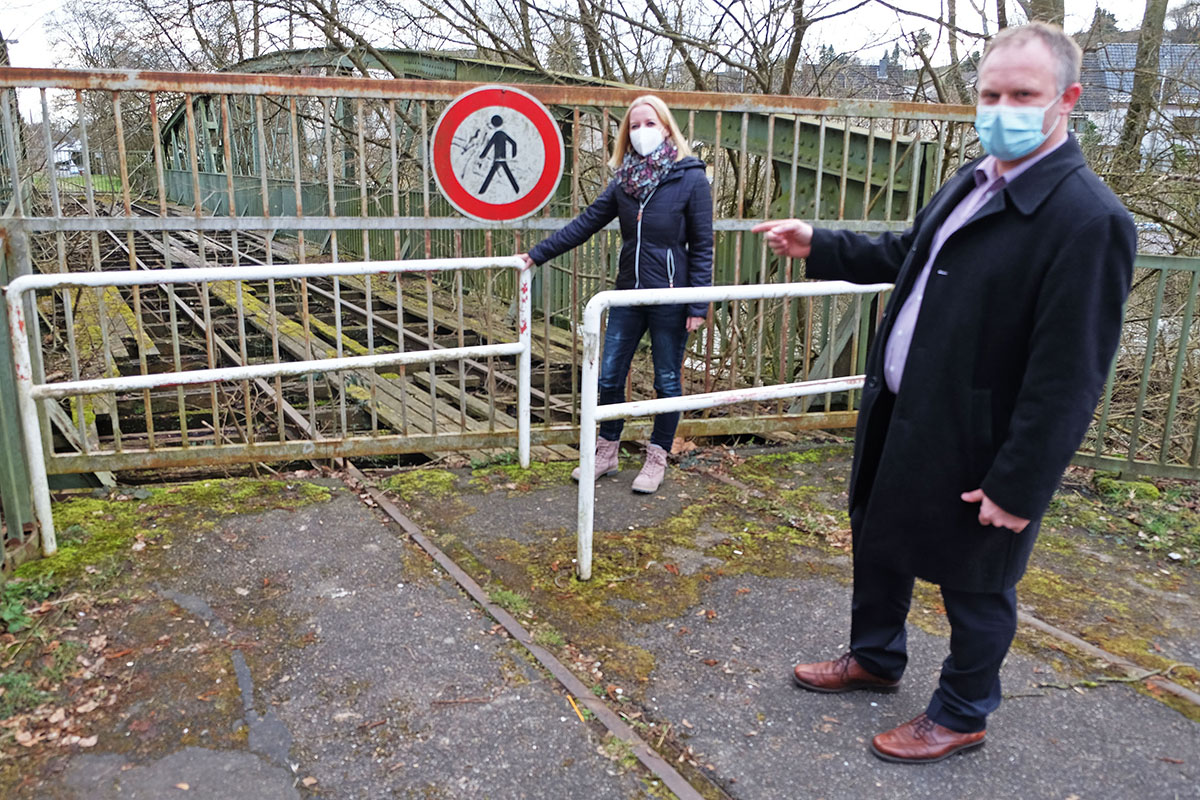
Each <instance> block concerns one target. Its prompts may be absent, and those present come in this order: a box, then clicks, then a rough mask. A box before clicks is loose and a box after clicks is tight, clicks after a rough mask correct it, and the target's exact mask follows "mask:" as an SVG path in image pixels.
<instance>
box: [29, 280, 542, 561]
mask: <svg viewBox="0 0 1200 800" xmlns="http://www.w3.org/2000/svg"><path fill="white" fill-rule="evenodd" d="M523 267H524V264H523V262H522V261H521V259H518V258H515V257H512V256H509V257H503V258H490V259H489V258H484V259H454V260H441V261H438V260H413V261H377V262H371V263H350V264H338V265H332V264H318V265H311V266H292V267H279V266H273V267H269V268H263V267H229V268H220V267H216V268H209V269H176V270H169V271H168V270H157V271H153V272H147V271H136V272H135V271H125V272H91V273H74V274H63V273H59V274H50V275H24V276H21V277H19V278H16V279H15V280H13V281H12V282H11V283H9V284H8V286H7V287H6V289H5V301H6V306H7V312H8V325H9V332H10V334H11V338H10V341H11V346H12V355H13V364H14V367H15V377H16V389H17V411H18V414H17V416H18V417H19V419H20V423H21V429H22V433H23V435H24V444H25V451H26V454H27V459H28V464H29V477H30V480H29V487H30V491H31V493H32V496H33V505H34V508H35V511H36V515H37V522H38V528H39V531H40V534H41V541H42V551H43V553H45V554H46V555H49V554H51V553H53V552H54V550H55V537H54V523H53V518H52V515H51V511H50V492H49V484H48V481H47V473H46V462H47V456H48V453H47V450H46V448H45V447H44V445H43V441H42V439H43V434H45V433H47V432H48V431H47V430H46V429H45V428H42V427H41V426H40V425H39V419H45V418H48V416H49V415H48V414H46V413H39V408H38V404H39V401H42V402H43V403H53V402H56V401H58V400H60V399H65V400H68V401H70V402H71V404H72V407H73V408H75V409H81V408H84V407H86V398H91V397H95V396H106V397H110V398H112V402H111V404H110V409H111V408H113V407H115V406H116V404H117V401H118V398H120V397H122V396H129V397H132V398H136V397H138V396H139V395H140V400H141V402H142V404H143V407H144V413H145V416H144V418H143V421H144V423H145V427H144V429H143V430H144V434H145V442H144V446H145V447H146V448H147V449H148V450H151V451H152V450H154V449H156V447H157V446H160V443H159V442H157V441H156V436H155V431H154V425H153V411H152V402H153V401H152V398H151V392H152V391H153V390H155V389H162V388H173V389H174V390H175V392H176V393H177V394H176V402H177V404H178V413H179V415H180V417H181V418H184V417H186V416H187V414H188V411H187V403H186V400H185V389H186V388H187V387H207V394H208V401H209V402H208V406H209V408H208V411H210V412H211V415H212V424H211V426H210V428H211V430H212V431H213V436H212V437H211V441H203V440H202V441H197V442H189V440H188V437H187V428H186V427H185V428H182V429H181V431H182V433H183V434H184V435H183V437H182V439H181V440H180V442H179V443H178V445H179V446H180V448H181V449H182V450H187V449H193V450H195V449H199V450H201V451H203V452H202V453H201V454H200V456H199V457H200V458H202V459H204V460H205V461H208V462H210V463H221V462H222V461H225V460H226V459H228V458H229V457H230V456H231V454H230V453H229V452H228V450H229V448H232V449H233V450H235V451H238V456H239V457H241V458H244V457H245V456H246V455H247V453H248V454H250V455H253V456H254V457H255V459H256V460H260V461H273V460H278V459H280V458H285V459H286V458H288V457H294V456H293V453H294V446H289V445H288V443H287V437H286V432H285V426H284V425H283V424H279V425H277V426H275V427H276V430H275V431H265V430H259V425H258V424H256V422H257V421H258V420H259V419H270V418H272V417H275V418H277V419H278V420H279V421H280V422H281V423H282V421H283V419H284V418H285V416H292V417H293V418H294V421H293V425H295V426H298V427H301V428H303V429H305V430H306V432H307V433H308V434H309V436H308V438H309V439H310V440H311V439H312V438H314V437H316V436H318V435H319V434H317V431H316V427H315V425H314V422H315V419H314V418H312V417H310V418H309V419H308V420H307V421H305V420H302V419H299V418H298V417H299V415H298V414H297V413H296V411H295V409H294V408H292V407H290V406H289V404H288V403H287V401H286V399H285V398H284V394H283V387H282V379H283V378H285V377H299V376H304V377H305V378H306V380H307V384H308V391H309V393H310V395H311V394H312V393H313V392H314V383H315V381H314V377H313V376H314V375H319V376H321V377H322V378H323V379H325V380H328V381H330V382H331V383H332V384H335V385H336V386H337V387H338V389H339V391H338V397H339V399H340V405H339V408H338V418H339V420H340V429H339V431H338V433H339V435H338V437H337V441H336V443H334V445H333V448H332V449H330V450H328V452H326V453H323V454H322V455H326V456H341V455H346V452H344V450H343V448H344V447H345V446H346V445H347V444H348V442H352V440H353V437H352V434H351V431H350V429H349V425H348V423H347V407H346V398H347V396H348V395H350V394H351V392H350V391H348V389H347V385H346V382H347V380H351V379H353V378H354V377H357V378H358V388H359V391H360V392H361V393H363V394H368V395H369V396H370V397H371V398H374V397H377V396H378V393H379V392H380V386H381V384H383V383H384V382H386V381H387V379H388V378H389V377H391V375H390V374H389V373H390V372H391V371H393V370H399V371H401V372H403V371H404V369H405V368H406V367H408V366H412V365H421V364H428V366H429V370H430V373H433V372H434V369H435V365H436V364H438V363H439V362H445V361H461V360H463V359H470V358H479V359H493V358H510V359H512V360H515V361H516V363H517V365H518V375H519V377H518V388H517V419H516V423H517V440H518V441H517V449H518V460H519V463H520V464H521V466H523V467H528V466H529V454H530V449H529V385H530V363H531V360H530V354H531V350H530V341H531V338H532V336H531V327H532V326H531V317H530V302H529V273H528V272H527V271H526V270H524V269H523ZM504 268H508V269H512V270H516V271H517V273H518V283H519V285H520V287H521V291H520V296H521V298H522V300H521V302H520V304H519V310H518V313H517V321H516V322H517V324H516V329H517V337H516V339H517V341H515V342H511V343H499V344H479V345H473V346H459V347H453V348H445V347H443V348H433V349H427V350H420V351H412V350H407V351H406V350H405V349H404V347H403V345H402V343H401V342H399V341H397V346H396V347H388V346H384V347H381V348H378V349H376V348H375V347H374V346H371V347H369V348H368V352H366V353H356V354H350V353H346V352H344V351H343V350H342V349H341V348H340V347H336V348H335V349H334V350H333V351H332V352H328V353H323V352H322V348H321V347H320V346H315V347H314V346H313V343H312V341H311V339H310V341H309V342H307V347H306V354H307V356H308V357H307V358H306V359H303V360H294V361H288V362H281V361H280V359H279V358H278V354H279V351H280V348H281V343H282V342H283V341H284V340H285V339H286V338H287V337H288V336H289V335H290V333H289V331H288V330H287V329H286V324H285V320H284V319H282V315H281V314H280V311H279V304H278V303H277V291H276V286H277V283H278V282H279V281H297V282H299V283H301V284H305V283H307V282H308V281H313V280H322V279H328V280H330V281H332V283H333V286H334V291H335V293H336V292H337V291H338V288H339V286H340V284H341V282H342V281H343V280H349V279H353V278H362V279H363V280H364V281H365V283H366V304H367V308H368V309H370V308H371V307H372V303H371V297H372V284H371V279H372V278H374V279H375V280H376V281H378V282H379V283H380V284H382V286H380V287H379V288H383V287H384V286H386V285H387V284H388V282H389V281H391V280H395V279H397V278H399V276H400V275H402V274H405V273H410V274H411V273H425V274H430V273H434V272H444V271H460V270H491V269H504ZM256 284H259V285H261V284H265V288H266V296H267V302H266V304H265V305H263V304H262V301H261V300H254V299H252V298H254V297H255V290H254V288H253V287H254V286H255V285H256ZM118 287H127V288H130V289H131V290H132V291H133V293H134V295H135V296H141V295H142V293H143V292H146V291H147V290H150V291H159V292H162V293H164V294H166V295H167V296H168V297H176V296H177V295H178V294H179V292H180V290H181V289H185V290H187V291H189V292H191V293H194V294H195V295H196V296H197V297H198V299H199V305H200V306H201V307H202V308H203V309H205V311H207V310H208V309H210V308H211V305H212V302H213V299H212V298H213V297H214V296H215V297H218V298H224V299H226V300H228V299H229V298H234V299H235V301H236V303H237V310H238V315H237V322H238V331H237V343H238V345H239V348H238V357H237V359H236V360H237V362H238V363H237V366H231V367H224V368H218V367H216V366H215V364H216V353H215V352H214V351H213V350H212V349H210V350H209V351H208V352H207V353H206V354H205V355H206V356H207V358H206V361H205V364H204V365H202V366H199V367H198V368H194V369H184V368H183V365H182V358H181V357H180V354H181V350H182V348H181V339H180V335H179V325H178V322H179V319H178V316H174V315H172V317H171V322H172V325H171V327H170V329H169V330H168V331H166V333H167V336H166V337H162V341H161V344H162V345H163V347H164V348H169V349H170V350H171V351H172V353H173V354H174V367H175V368H174V369H173V370H170V371H165V372H159V373H150V374H146V373H143V374H140V375H131V376H108V375H106V376H101V377H96V378H87V379H85V378H82V376H81V372H80V368H79V363H78V361H76V360H72V362H71V365H70V366H71V376H72V378H73V380H70V381H55V380H52V379H50V378H47V377H45V376H44V375H35V369H34V363H33V358H32V356H31V353H30V349H29V340H30V339H33V340H34V341H38V340H40V339H41V336H40V332H39V329H40V325H39V320H40V316H41V315H40V307H41V306H42V305H43V303H42V302H41V300H42V299H43V298H45V299H50V300H53V299H55V298H57V299H59V301H60V302H61V305H62V308H63V311H64V319H63V329H62V333H63V335H65V336H66V338H67V339H68V340H70V341H76V342H77V341H79V338H80V330H79V325H78V323H77V321H76V318H75V313H74V309H75V308H78V307H81V305H82V303H81V301H83V300H84V298H86V297H87V296H88V295H89V294H93V293H94V294H93V296H94V297H95V302H96V304H97V305H98V306H101V307H102V306H103V305H104V304H105V302H106V299H105V295H106V294H108V293H109V290H112V289H115V288H118ZM54 290H59V291H58V292H57V293H56V292H54ZM39 291H40V292H41V293H42V295H41V297H39V295H38V292H39ZM47 295H48V297H47ZM27 309H28V312H27ZM34 309H38V311H35V310H34ZM256 315H261V320H260V321H261V322H263V323H265V324H266V325H267V326H268V327H269V329H270V345H271V349H270V355H267V354H265V353H264V354H261V355H260V356H258V357H252V356H251V354H250V353H249V351H248V349H247V346H246V343H247V331H248V329H249V325H248V324H247V317H248V316H256ZM371 322H372V320H371V319H370V316H368V323H371ZM27 329H30V331H31V334H32V335H31V336H25V335H24V334H25V331H26V330H27ZM383 370H387V371H384V372H382V374H380V373H381V371H383ZM396 377H399V376H396ZM268 378H273V379H274V385H271V384H270V383H268V382H267V379H268ZM224 383H235V384H236V385H239V386H240V390H241V391H240V394H241V396H242V398H243V400H244V401H245V403H246V404H247V405H246V407H245V408H244V409H243V411H244V417H243V419H245V420H247V424H246V426H245V428H244V430H243V438H244V440H245V441H243V442H241V443H236V442H235V443H232V444H230V443H227V442H226V441H224V437H222V436H221V435H220V431H221V429H222V428H223V427H224V425H223V424H222V422H221V417H222V416H223V409H222V408H221V404H220V401H219V399H218V391H219V387H220V386H221V385H222V384H224ZM251 383H254V384H255V386H256V389H257V391H258V392H259V394H260V395H261V396H263V397H267V398H270V399H271V400H273V403H272V406H273V407H272V408H271V409H270V411H259V412H258V413H255V412H253V411H252V410H251V408H250V407H249V403H250V397H251V395H252V390H251ZM74 421H75V423H76V425H77V428H78V430H77V435H78V441H79V442H80V443H81V445H82V448H83V450H84V452H85V454H88V455H99V456H103V455H104V452H103V451H102V452H100V453H91V452H89V446H88V436H87V430H86V423H85V420H84V415H83V414H79V413H77V414H76V415H75V420H74ZM112 424H113V428H114V431H115V433H116V436H115V437H114V441H115V444H116V449H115V450H113V451H112V452H116V451H118V450H120V449H121V447H122V444H121V443H122V435H121V419H120V417H119V416H118V415H115V414H114V415H113V417H112ZM273 440H274V441H273ZM162 444H165V445H166V446H168V447H169V446H170V444H174V442H172V441H171V440H170V435H169V434H168V442H167V443H162ZM374 444H375V445H378V441H376V442H374ZM275 445H283V446H284V447H283V449H282V450H280V451H278V452H274V451H275V449H276V448H275ZM305 449H307V450H309V451H310V452H311V454H313V455H316V443H315V442H312V441H308V442H306V444H305ZM193 455H194V454H193ZM56 458H61V456H53V455H52V454H50V460H51V461H53V460H54V459H56Z"/></svg>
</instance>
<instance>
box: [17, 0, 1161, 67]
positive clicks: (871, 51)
mask: <svg viewBox="0 0 1200 800" xmlns="http://www.w3.org/2000/svg"><path fill="white" fill-rule="evenodd" d="M853 2H854V0H835V7H836V3H841V4H842V5H845V6H849V5H853ZM1180 2H1182V0H1173V1H1172V2H1171V6H1172V7H1174V6H1175V5H1178V4H1179V3H1180ZM985 4H986V6H987V7H988V8H989V11H990V13H992V14H994V13H995V2H994V0H985ZM1097 4H1099V5H1100V6H1101V7H1102V8H1105V9H1107V10H1108V11H1110V12H1112V13H1113V14H1115V15H1116V17H1117V23H1118V25H1119V26H1120V27H1121V28H1122V29H1129V28H1132V27H1135V26H1137V25H1138V24H1140V22H1141V17H1142V12H1143V10H1144V9H1145V3H1144V2H1143V0H1103V1H1102V2H1100V3H1097V2H1096V0H1066V11H1067V19H1066V29H1067V31H1068V32H1071V33H1073V32H1075V31H1079V30H1082V29H1084V28H1086V27H1087V26H1088V25H1089V24H1090V23H1091V20H1092V15H1093V13H1094V12H1095V9H1096V6H1097ZM59 5H60V3H59V0H0V35H3V37H4V38H5V39H16V40H18V43H17V44H10V45H9V56H10V58H11V59H12V63H13V65H14V66H22V67H51V66H55V65H56V63H55V62H56V55H55V53H53V52H51V49H50V46H49V44H47V42H46V36H45V30H44V28H45V25H46V21H47V20H48V19H49V18H50V16H51V14H53V13H54V11H55V10H56V9H57V8H58V7H59ZM892 5H896V6H900V7H903V8H908V9H912V10H913V11H917V12H920V13H923V14H927V15H929V16H931V17H937V16H938V15H939V14H940V12H941V8H942V3H941V2H939V0H892ZM971 6H972V0H959V2H958V8H959V10H958V17H959V25H961V26H962V27H964V28H969V29H972V30H978V29H979V28H980V21H979V15H978V14H977V13H976V12H975V11H974V10H972V8H971ZM1008 8H1009V12H1008V13H1009V18H1010V19H1013V18H1015V17H1017V16H1018V15H1019V11H1018V10H1017V9H1018V8H1019V7H1018V6H1017V3H1016V0H1008ZM896 20H897V15H896V14H895V12H892V11H890V10H888V9H886V8H883V7H882V6H878V5H875V4H871V5H868V6H866V7H864V8H861V9H859V10H857V11H854V12H851V13H850V14H847V15H846V16H843V17H839V18H837V19H835V20H830V21H828V22H824V23H820V24H817V25H814V26H813V27H812V28H811V29H810V31H809V34H808V39H807V43H808V44H810V45H813V46H814V47H815V46H817V45H820V44H830V45H832V46H833V47H834V48H835V49H837V50H839V51H841V52H850V51H857V50H859V49H860V48H863V47H865V48H866V49H865V51H864V53H863V55H864V57H866V58H868V59H873V58H875V57H877V56H878V55H880V54H882V52H883V51H884V49H885V47H886V48H887V49H890V47H891V44H890V43H891V42H892V41H893V40H894V37H895V35H896V32H897V30H898V26H897V21H896ZM904 25H905V27H906V28H907V29H910V30H911V29H913V28H914V26H915V25H916V20H913V19H912V18H907V19H906V20H905V23H904ZM930 27H931V28H932V27H934V26H932V25H930ZM994 30H995V22H994V21H993V22H992V23H991V25H990V27H989V31H994ZM884 42H887V44H886V45H885V44H884Z"/></svg>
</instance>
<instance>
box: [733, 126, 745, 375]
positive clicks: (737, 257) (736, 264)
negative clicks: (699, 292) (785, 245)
mask: <svg viewBox="0 0 1200 800" xmlns="http://www.w3.org/2000/svg"><path fill="white" fill-rule="evenodd" d="M741 124H742V130H741V137H740V139H741V143H740V145H739V148H738V181H737V218H738V219H744V218H745V216H746V178H747V175H746V173H747V170H748V169H749V164H748V160H749V155H748V153H749V149H750V146H749V140H748V136H749V130H748V128H749V125H750V114H749V113H748V112H745V111H743V112H742V116H741ZM742 243H743V234H742V231H740V230H739V231H734V234H733V285H734V286H737V285H739V284H740V283H741V282H742ZM730 309H731V310H730V321H729V331H730V334H729V388H730V389H733V388H736V387H737V385H738V378H739V377H740V375H738V372H739V369H738V367H739V364H740V359H739V358H738V345H739V341H738V340H739V338H740V337H739V335H738V334H739V333H740V330H739V328H738V317H739V316H740V312H741V303H740V302H739V301H737V300H734V301H733V302H732V303H731V304H730Z"/></svg>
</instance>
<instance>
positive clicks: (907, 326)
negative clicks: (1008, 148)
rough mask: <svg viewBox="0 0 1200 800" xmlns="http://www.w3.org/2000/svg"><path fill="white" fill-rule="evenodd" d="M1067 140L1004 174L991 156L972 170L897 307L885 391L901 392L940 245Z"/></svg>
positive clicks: (887, 356) (886, 361) (885, 367)
mask: <svg viewBox="0 0 1200 800" xmlns="http://www.w3.org/2000/svg"><path fill="white" fill-rule="evenodd" d="M1066 141H1067V139H1066V137H1064V138H1063V140H1062V141H1061V142H1059V143H1058V144H1056V145H1054V147H1051V148H1050V149H1049V150H1046V151H1045V152H1043V153H1038V154H1037V155H1036V156H1034V157H1033V158H1031V159H1029V160H1028V161H1023V162H1021V163H1020V164H1018V165H1017V166H1015V167H1013V168H1012V169H1010V170H1009V171H1008V172H1006V173H1004V174H1003V175H997V174H996V165H997V162H996V159H995V157H993V156H988V157H987V158H985V159H983V161H980V162H979V165H978V166H977V167H975V188H974V189H972V190H971V191H970V192H968V193H967V196H966V197H964V198H963V199H962V200H961V201H960V202H959V204H958V205H957V206H955V208H954V210H953V211H951V212H950V214H949V215H948V216H947V217H946V220H945V222H943V223H942V225H941V227H939V228H938V229H937V231H936V232H935V233H934V234H933V242H932V243H931V244H930V246H929V258H928V259H926V261H925V267H924V268H923V269H922V270H921V274H920V275H918V276H917V280H916V282H915V283H913V287H912V291H911V292H910V293H909V295H908V298H907V299H906V300H905V301H904V305H902V306H901V307H900V311H899V313H897V314H896V322H895V324H894V325H893V326H892V333H891V336H889V337H888V341H887V347H886V348H885V350H884V358H883V377H884V380H885V381H886V382H887V387H888V389H890V390H891V391H892V393H893V394H898V393H899V392H900V380H901V378H903V377H904V364H905V362H906V361H907V360H908V349H909V347H910V346H911V345H912V335H913V329H914V328H916V326H917V316H918V315H919V314H920V313H921V300H922V299H923V298H924V297H925V286H926V284H928V283H929V274H930V272H931V271H932V269H933V262H934V261H936V260H937V257H938V253H939V252H941V249H942V245H943V244H945V243H946V240H947V239H949V238H950V235H951V234H952V233H954V232H955V231H957V230H958V229H959V228H961V227H962V226H963V225H965V224H967V222H968V221H969V220H970V219H971V217H973V216H974V215H975V212H977V211H978V210H979V209H981V208H983V205H984V203H986V202H987V201H988V200H990V199H991V198H992V197H993V196H994V195H995V194H996V193H997V192H999V191H1000V190H1001V189H1003V188H1004V187H1005V186H1007V185H1008V184H1009V183H1012V182H1013V181H1014V180H1016V179H1017V178H1018V177H1019V176H1020V175H1021V173H1023V172H1025V171H1026V170H1028V169H1029V168H1030V167H1032V166H1033V165H1034V164H1036V163H1037V162H1039V161H1041V160H1042V159H1043V158H1045V157H1046V156H1048V155H1050V154H1051V153H1053V152H1054V151H1055V150H1057V149H1058V148H1060V147H1062V145H1063V143H1064V142H1066Z"/></svg>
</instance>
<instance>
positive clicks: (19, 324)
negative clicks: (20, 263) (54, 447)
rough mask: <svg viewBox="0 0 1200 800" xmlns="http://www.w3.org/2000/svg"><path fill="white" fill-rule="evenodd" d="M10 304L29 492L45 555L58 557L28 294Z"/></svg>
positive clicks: (13, 298)
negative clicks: (29, 334) (31, 348)
mask: <svg viewBox="0 0 1200 800" xmlns="http://www.w3.org/2000/svg"><path fill="white" fill-rule="evenodd" d="M6 299H7V301H8V331H9V337H10V341H11V344H12V348H13V361H14V367H15V369H14V370H13V372H14V378H15V379H16V389H17V408H18V413H19V414H20V417H21V427H22V429H23V432H24V440H25V460H26V465H27V469H28V470H29V492H30V496H31V499H32V501H33V510H34V516H35V517H36V518H37V523H38V528H39V531H40V533H41V540H42V555H44V556H51V555H54V553H55V551H56V550H57V549H58V545H57V542H56V540H55V536H54V517H53V515H52V513H51V511H50V483H49V479H48V478H47V476H46V455H45V451H44V450H43V448H42V436H41V432H40V431H39V430H38V413H37V405H36V403H35V402H34V399H33V365H32V362H31V357H30V354H29V339H28V338H26V333H25V309H24V307H23V305H24V295H23V294H13V293H10V294H8V296H7V298H6Z"/></svg>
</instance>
